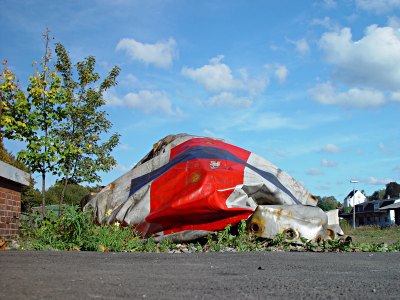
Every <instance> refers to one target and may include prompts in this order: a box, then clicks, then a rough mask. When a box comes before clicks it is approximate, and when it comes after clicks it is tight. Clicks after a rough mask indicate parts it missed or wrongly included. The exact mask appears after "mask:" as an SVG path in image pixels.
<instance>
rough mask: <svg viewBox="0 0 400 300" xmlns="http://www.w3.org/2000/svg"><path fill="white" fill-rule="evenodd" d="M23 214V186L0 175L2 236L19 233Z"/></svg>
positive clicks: (9, 236)
mask: <svg viewBox="0 0 400 300" xmlns="http://www.w3.org/2000/svg"><path fill="white" fill-rule="evenodd" d="M20 214H21V186H20V185H19V184H17V183H15V182H12V181H9V180H7V179H4V178H2V177H0V237H2V238H6V239H7V238H13V237H16V236H17V235H18V227H19V216H20Z"/></svg>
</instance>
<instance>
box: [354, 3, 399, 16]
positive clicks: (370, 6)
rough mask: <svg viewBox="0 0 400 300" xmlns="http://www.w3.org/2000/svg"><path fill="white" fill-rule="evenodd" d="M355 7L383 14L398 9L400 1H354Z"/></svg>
mask: <svg viewBox="0 0 400 300" xmlns="http://www.w3.org/2000/svg"><path fill="white" fill-rule="evenodd" d="M356 5H357V7H359V8H361V9H364V10H367V11H372V12H375V13H378V14H383V13H386V12H389V11H392V10H395V9H397V8H400V0H356Z"/></svg>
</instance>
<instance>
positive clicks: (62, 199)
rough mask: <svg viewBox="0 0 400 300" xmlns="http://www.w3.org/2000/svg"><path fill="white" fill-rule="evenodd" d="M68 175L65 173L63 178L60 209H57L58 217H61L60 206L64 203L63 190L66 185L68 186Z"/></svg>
mask: <svg viewBox="0 0 400 300" xmlns="http://www.w3.org/2000/svg"><path fill="white" fill-rule="evenodd" d="M68 173H69V171H67V172H66V174H65V178H64V183H63V189H62V191H61V197H60V207H59V209H58V216H61V213H62V205H63V203H64V196H65V190H66V189H67V185H68Z"/></svg>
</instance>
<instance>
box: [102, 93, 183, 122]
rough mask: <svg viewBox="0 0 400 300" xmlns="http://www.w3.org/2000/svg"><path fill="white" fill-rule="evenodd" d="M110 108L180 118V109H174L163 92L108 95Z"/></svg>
mask: <svg viewBox="0 0 400 300" xmlns="http://www.w3.org/2000/svg"><path fill="white" fill-rule="evenodd" d="M105 98H106V99H107V105H108V106H115V107H126V108H132V109H138V110H141V111H143V112H145V113H163V114H166V115H169V116H180V115H182V112H181V111H180V109H179V108H177V109H175V110H174V109H173V108H172V103H171V100H170V99H169V98H168V96H167V94H166V93H165V92H163V91H148V90H141V91H139V92H137V93H133V92H131V93H128V94H126V95H125V96H123V97H118V96H116V95H115V94H113V93H106V95H105Z"/></svg>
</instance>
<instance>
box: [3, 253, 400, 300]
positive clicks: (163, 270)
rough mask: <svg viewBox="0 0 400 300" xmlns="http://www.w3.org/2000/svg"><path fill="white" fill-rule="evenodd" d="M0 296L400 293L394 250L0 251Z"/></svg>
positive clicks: (293, 296) (399, 259)
mask: <svg viewBox="0 0 400 300" xmlns="http://www.w3.org/2000/svg"><path fill="white" fill-rule="evenodd" d="M0 270H1V275H0V299H123V298H126V299H190V298H198V299H323V298H325V299H378V298H379V299H400V253H282V252H267V253H260V252H251V253H197V254H184V253H182V254H154V253H152V254H150V253H99V252H46V251H37V252H31V251H2V252H0Z"/></svg>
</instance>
